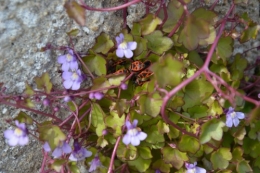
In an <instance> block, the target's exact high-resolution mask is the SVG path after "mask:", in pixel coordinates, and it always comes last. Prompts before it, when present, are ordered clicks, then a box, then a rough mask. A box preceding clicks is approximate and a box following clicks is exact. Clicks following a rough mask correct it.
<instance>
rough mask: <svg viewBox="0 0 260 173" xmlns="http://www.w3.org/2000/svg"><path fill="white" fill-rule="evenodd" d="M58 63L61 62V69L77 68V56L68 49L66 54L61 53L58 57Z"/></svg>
mask: <svg viewBox="0 0 260 173" xmlns="http://www.w3.org/2000/svg"><path fill="white" fill-rule="evenodd" d="M58 63H60V64H62V67H61V69H62V70H63V71H69V69H71V70H73V69H78V66H79V65H78V62H77V58H76V56H75V55H74V53H73V50H69V53H68V54H66V55H61V56H59V57H58Z"/></svg>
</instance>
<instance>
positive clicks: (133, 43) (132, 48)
mask: <svg viewBox="0 0 260 173" xmlns="http://www.w3.org/2000/svg"><path fill="white" fill-rule="evenodd" d="M136 47H137V43H136V42H135V41H131V42H128V43H127V48H128V49H130V50H135V49H136Z"/></svg>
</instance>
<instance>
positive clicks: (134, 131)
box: [128, 129, 138, 136]
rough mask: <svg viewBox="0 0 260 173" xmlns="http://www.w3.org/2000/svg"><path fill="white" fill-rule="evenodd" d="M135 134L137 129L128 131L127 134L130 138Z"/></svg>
mask: <svg viewBox="0 0 260 173" xmlns="http://www.w3.org/2000/svg"><path fill="white" fill-rule="evenodd" d="M137 133H138V130H137V129H131V130H128V134H129V135H131V136H135V135H136V134H137Z"/></svg>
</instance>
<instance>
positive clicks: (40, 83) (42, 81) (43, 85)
mask: <svg viewBox="0 0 260 173" xmlns="http://www.w3.org/2000/svg"><path fill="white" fill-rule="evenodd" d="M34 81H35V82H36V85H37V88H38V89H44V91H45V92H46V93H47V94H50V92H51V89H52V83H51V81H50V76H49V74H48V73H47V72H45V73H43V74H42V75H41V76H40V77H35V78H34Z"/></svg>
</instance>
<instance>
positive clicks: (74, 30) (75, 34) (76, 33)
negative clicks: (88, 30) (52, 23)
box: [67, 29, 79, 36]
mask: <svg viewBox="0 0 260 173" xmlns="http://www.w3.org/2000/svg"><path fill="white" fill-rule="evenodd" d="M78 34H79V29H72V30H70V31H69V32H67V35H68V36H77V35H78Z"/></svg>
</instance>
